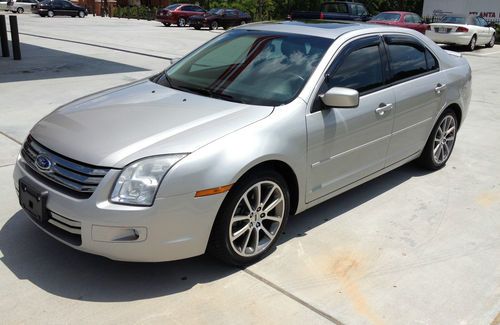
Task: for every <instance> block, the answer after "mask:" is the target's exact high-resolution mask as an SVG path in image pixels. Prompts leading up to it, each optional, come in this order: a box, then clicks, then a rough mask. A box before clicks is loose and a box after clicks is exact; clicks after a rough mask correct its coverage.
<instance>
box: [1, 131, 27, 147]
mask: <svg viewBox="0 0 500 325" xmlns="http://www.w3.org/2000/svg"><path fill="white" fill-rule="evenodd" d="M0 134H1V135H3V136H4V137H6V138H8V139H10V140H12V141H14V142H15V143H17V144H18V145H20V146H22V145H23V144H22V143H21V142H20V141H18V140H16V139H15V138H13V137H11V136H10V135H8V134H7V133H5V132H2V131H0Z"/></svg>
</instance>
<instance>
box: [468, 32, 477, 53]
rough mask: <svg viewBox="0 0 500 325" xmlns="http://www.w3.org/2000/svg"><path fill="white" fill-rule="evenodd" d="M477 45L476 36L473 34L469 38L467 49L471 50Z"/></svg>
mask: <svg viewBox="0 0 500 325" xmlns="http://www.w3.org/2000/svg"><path fill="white" fill-rule="evenodd" d="M476 47H477V36H476V35H473V36H472V38H471V39H470V42H469V45H467V50H468V51H470V52H472V51H474V50H475V49H476Z"/></svg>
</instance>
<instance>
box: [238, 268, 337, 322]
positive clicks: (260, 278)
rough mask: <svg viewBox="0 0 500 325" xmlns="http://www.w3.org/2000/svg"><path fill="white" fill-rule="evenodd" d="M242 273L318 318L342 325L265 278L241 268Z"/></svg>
mask: <svg viewBox="0 0 500 325" xmlns="http://www.w3.org/2000/svg"><path fill="white" fill-rule="evenodd" d="M242 271H243V272H245V273H246V274H248V275H250V276H251V277H253V278H255V279H257V280H258V281H260V282H262V283H264V284H266V285H268V286H270V287H271V288H273V289H274V290H276V291H278V292H280V293H282V294H284V295H285V296H287V297H288V298H290V299H292V300H295V301H296V302H298V303H299V304H301V305H302V306H304V307H306V308H308V309H309V310H311V311H312V312H314V313H316V314H318V315H319V316H321V317H323V318H325V319H327V320H328V321H330V322H332V323H333V324H336V325H344V323H342V322H341V321H339V320H338V319H336V318H335V317H333V316H331V315H329V314H328V313H326V312H324V311H322V310H320V309H318V308H316V307H314V306H313V305H311V304H309V303H308V302H306V301H304V300H302V299H300V298H299V297H297V296H296V295H294V294H292V293H290V292H288V291H286V290H285V289H283V288H282V287H280V286H278V285H277V284H275V283H273V282H271V281H269V280H267V279H266V278H264V277H262V276H260V275H258V274H257V273H255V272H253V271H250V270H249V269H243V268H242Z"/></svg>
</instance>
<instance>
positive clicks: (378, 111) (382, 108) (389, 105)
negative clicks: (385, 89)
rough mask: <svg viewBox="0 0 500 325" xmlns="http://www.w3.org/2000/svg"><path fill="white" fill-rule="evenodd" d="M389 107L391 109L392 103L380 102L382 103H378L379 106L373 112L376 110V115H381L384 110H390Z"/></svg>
mask: <svg viewBox="0 0 500 325" xmlns="http://www.w3.org/2000/svg"><path fill="white" fill-rule="evenodd" d="M391 109H392V104H384V103H382V104H380V105H379V107H378V108H377V109H376V110H375V112H376V113H377V114H378V115H380V116H382V115H384V114H385V112H388V111H390V110H391Z"/></svg>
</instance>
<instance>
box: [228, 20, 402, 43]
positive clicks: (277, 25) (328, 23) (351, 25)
mask: <svg viewBox="0 0 500 325" xmlns="http://www.w3.org/2000/svg"><path fill="white" fill-rule="evenodd" d="M236 28H237V29H247V30H261V31H272V32H282V33H292V34H301V35H310V36H317V37H324V38H332V39H336V38H338V37H339V36H340V35H342V34H345V33H347V32H351V31H355V30H370V29H372V30H374V31H381V29H384V30H388V31H394V27H385V28H384V27H382V26H379V25H374V24H365V23H359V22H343V21H333V20H311V21H299V20H292V21H270V22H261V23H252V24H246V25H242V26H239V27H236Z"/></svg>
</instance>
